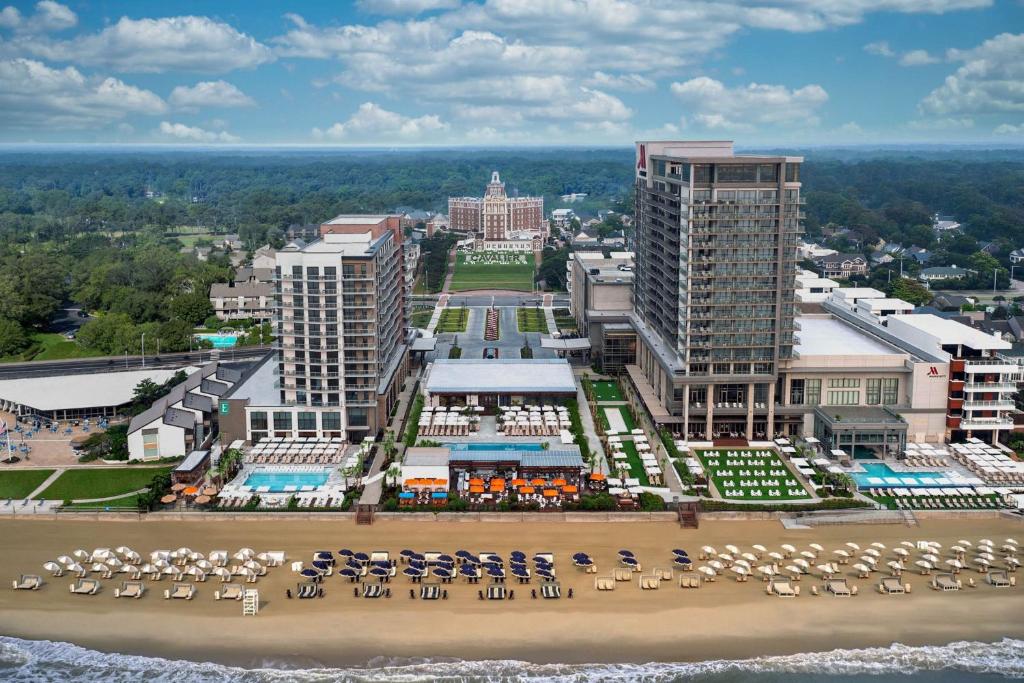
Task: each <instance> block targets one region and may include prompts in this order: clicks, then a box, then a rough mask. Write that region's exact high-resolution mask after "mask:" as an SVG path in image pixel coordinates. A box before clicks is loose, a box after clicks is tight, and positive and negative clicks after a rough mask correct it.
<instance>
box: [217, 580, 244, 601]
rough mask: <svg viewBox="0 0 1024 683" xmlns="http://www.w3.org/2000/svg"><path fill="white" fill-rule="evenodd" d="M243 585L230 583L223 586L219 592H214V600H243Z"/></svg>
mask: <svg viewBox="0 0 1024 683" xmlns="http://www.w3.org/2000/svg"><path fill="white" fill-rule="evenodd" d="M243 592H244V591H243V590H242V584H240V583H228V584H224V585H223V586H221V589H220V590H219V591H214V592H213V599H214V600H241V599H242V593H243Z"/></svg>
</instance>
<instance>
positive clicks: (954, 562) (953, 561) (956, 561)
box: [946, 560, 964, 569]
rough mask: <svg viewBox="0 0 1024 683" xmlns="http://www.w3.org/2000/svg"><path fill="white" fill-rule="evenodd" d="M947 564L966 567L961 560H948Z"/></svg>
mask: <svg viewBox="0 0 1024 683" xmlns="http://www.w3.org/2000/svg"><path fill="white" fill-rule="evenodd" d="M946 564H948V565H949V566H950V567H952V568H953V569H963V568H964V565H963V563H962V562H960V560H946Z"/></svg>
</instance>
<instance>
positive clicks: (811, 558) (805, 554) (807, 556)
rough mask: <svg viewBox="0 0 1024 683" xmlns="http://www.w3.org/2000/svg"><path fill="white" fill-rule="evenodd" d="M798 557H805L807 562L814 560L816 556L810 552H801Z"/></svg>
mask: <svg viewBox="0 0 1024 683" xmlns="http://www.w3.org/2000/svg"><path fill="white" fill-rule="evenodd" d="M800 555H801V556H802V557H806V558H807V559H808V560H816V559H818V556H817V555H815V554H814V553H812V552H811V551H810V550H801V551H800Z"/></svg>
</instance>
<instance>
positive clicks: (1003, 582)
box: [985, 569, 1016, 588]
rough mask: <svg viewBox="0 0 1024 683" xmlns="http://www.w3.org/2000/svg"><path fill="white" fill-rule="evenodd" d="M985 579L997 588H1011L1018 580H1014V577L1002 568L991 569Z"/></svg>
mask: <svg viewBox="0 0 1024 683" xmlns="http://www.w3.org/2000/svg"><path fill="white" fill-rule="evenodd" d="M985 581H986V582H987V583H988V585H990V586H995V587H996V588H1009V587H1010V586H1012V585H1013V584H1014V583H1016V581H1014V580H1013V578H1012V577H1010V576H1009V575H1008V574H1007V573H1006V571H1005V570H1002V569H998V570H990V571H989V572H988V573H987V574H985Z"/></svg>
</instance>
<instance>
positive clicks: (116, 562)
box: [105, 555, 124, 569]
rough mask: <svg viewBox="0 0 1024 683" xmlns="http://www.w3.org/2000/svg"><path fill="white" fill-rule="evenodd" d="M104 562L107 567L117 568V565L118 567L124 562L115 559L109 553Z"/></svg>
mask: <svg viewBox="0 0 1024 683" xmlns="http://www.w3.org/2000/svg"><path fill="white" fill-rule="evenodd" d="M105 564H106V565H107V566H108V567H110V568H111V569H117V568H118V567H120V566H121V565H123V564H124V562H122V561H121V560H119V559H117V558H116V557H114V556H113V555H111V556H110V557H108V558H107V559H106V561H105Z"/></svg>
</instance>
